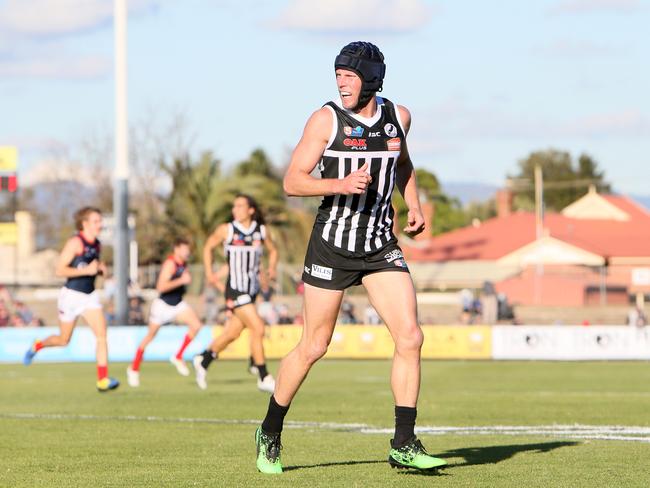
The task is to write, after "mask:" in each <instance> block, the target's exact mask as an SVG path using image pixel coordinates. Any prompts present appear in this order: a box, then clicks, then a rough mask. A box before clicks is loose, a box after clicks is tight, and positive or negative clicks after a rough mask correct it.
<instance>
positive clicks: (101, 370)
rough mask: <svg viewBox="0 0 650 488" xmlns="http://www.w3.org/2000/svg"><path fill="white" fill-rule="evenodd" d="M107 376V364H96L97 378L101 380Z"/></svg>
mask: <svg viewBox="0 0 650 488" xmlns="http://www.w3.org/2000/svg"><path fill="white" fill-rule="evenodd" d="M107 376H108V366H107V365H104V366H100V365H99V364H98V365H97V379H98V380H103V379H104V378H106V377H107Z"/></svg>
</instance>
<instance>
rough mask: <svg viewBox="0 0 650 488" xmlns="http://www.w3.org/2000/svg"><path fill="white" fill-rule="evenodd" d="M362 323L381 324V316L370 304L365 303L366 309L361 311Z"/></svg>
mask: <svg viewBox="0 0 650 488" xmlns="http://www.w3.org/2000/svg"><path fill="white" fill-rule="evenodd" d="M363 323H364V324H368V325H379V324H381V318H380V317H379V314H378V313H377V310H375V307H373V306H372V305H370V304H368V305H366V309H365V310H364V312H363Z"/></svg>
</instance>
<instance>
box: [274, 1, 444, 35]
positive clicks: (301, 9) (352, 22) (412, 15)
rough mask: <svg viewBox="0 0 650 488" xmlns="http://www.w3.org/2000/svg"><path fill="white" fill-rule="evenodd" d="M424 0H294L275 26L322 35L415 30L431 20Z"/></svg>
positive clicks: (429, 10) (429, 11) (429, 8)
mask: <svg viewBox="0 0 650 488" xmlns="http://www.w3.org/2000/svg"><path fill="white" fill-rule="evenodd" d="M431 14H432V9H431V7H430V6H427V5H426V4H425V3H424V2H423V1H422V0H356V1H350V0H291V2H290V3H289V5H288V6H287V8H286V9H285V11H284V12H283V13H282V15H281V16H280V18H278V19H277V20H276V22H275V25H276V26H277V27H280V28H284V29H290V30H302V31H310V32H318V33H330V32H374V33H400V32H410V31H414V30H416V29H418V28H420V27H422V26H424V25H425V24H427V23H428V22H429V20H430V18H431Z"/></svg>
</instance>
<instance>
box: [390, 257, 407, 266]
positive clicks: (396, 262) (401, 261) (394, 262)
mask: <svg viewBox="0 0 650 488" xmlns="http://www.w3.org/2000/svg"><path fill="white" fill-rule="evenodd" d="M393 264H394V265H395V266H397V267H398V268H406V262H405V261H404V260H403V259H396V260H395V261H393Z"/></svg>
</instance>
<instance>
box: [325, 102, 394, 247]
mask: <svg viewBox="0 0 650 488" xmlns="http://www.w3.org/2000/svg"><path fill="white" fill-rule="evenodd" d="M324 106H325V107H328V108H329V109H330V110H331V111H332V114H333V115H334V123H333V127H332V132H331V135H330V138H329V141H328V144H327V147H326V150H325V152H324V153H323V157H322V159H321V162H320V164H319V169H320V173H321V177H322V178H338V179H342V178H345V177H346V176H347V175H349V174H350V173H351V172H353V171H355V170H357V169H359V168H360V167H362V166H363V165H364V164H365V163H368V169H367V171H368V172H369V173H370V175H371V176H372V183H371V184H370V185H369V186H368V189H367V191H366V192H365V193H364V194H361V195H329V196H326V197H325V198H323V201H322V202H321V205H320V207H319V209H318V216H317V217H316V224H315V228H314V231H315V232H320V233H321V236H322V238H323V239H324V240H325V241H326V242H328V243H330V244H331V245H333V246H335V247H337V248H340V249H343V250H345V251H349V252H351V253H366V252H372V251H376V250H377V249H380V248H382V247H384V246H385V245H386V244H388V243H389V242H394V241H395V240H396V239H395V236H394V234H393V207H392V205H391V195H392V193H393V188H394V186H395V169H396V163H397V160H398V158H399V155H400V151H401V145H402V142H403V141H404V140H405V132H404V128H403V127H402V122H401V120H400V116H399V111H398V110H397V108H396V106H395V105H394V104H393V103H392V102H390V101H389V100H386V99H384V98H381V97H377V112H376V113H375V115H374V116H373V117H372V118H369V119H368V118H365V117H362V116H360V115H358V114H355V113H353V112H351V111H349V110H346V109H344V108H343V107H342V106H341V105H340V104H338V103H335V102H328V103H326V104H325V105H324Z"/></svg>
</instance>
